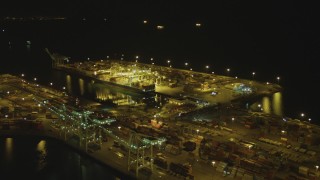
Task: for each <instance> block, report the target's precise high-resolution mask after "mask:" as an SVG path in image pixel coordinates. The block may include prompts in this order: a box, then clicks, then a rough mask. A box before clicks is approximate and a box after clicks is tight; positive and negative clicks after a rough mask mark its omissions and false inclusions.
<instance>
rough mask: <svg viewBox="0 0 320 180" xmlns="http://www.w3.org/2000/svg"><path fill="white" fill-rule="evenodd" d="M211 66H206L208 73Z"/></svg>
mask: <svg viewBox="0 0 320 180" xmlns="http://www.w3.org/2000/svg"><path fill="white" fill-rule="evenodd" d="M209 68H210V66H208V65H206V72H207V73H208V70H209Z"/></svg>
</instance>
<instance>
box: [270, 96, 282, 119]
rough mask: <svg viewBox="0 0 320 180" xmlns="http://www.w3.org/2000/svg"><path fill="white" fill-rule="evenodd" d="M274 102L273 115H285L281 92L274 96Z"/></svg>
mask: <svg viewBox="0 0 320 180" xmlns="http://www.w3.org/2000/svg"><path fill="white" fill-rule="evenodd" d="M272 101H273V104H272V106H273V113H274V114H276V115H279V116H282V115H283V110H282V93H281V92H277V93H274V94H273V97H272Z"/></svg>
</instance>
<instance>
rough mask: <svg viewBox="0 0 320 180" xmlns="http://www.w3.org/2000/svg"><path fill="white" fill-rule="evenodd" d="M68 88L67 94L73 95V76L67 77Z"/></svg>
mask: <svg viewBox="0 0 320 180" xmlns="http://www.w3.org/2000/svg"><path fill="white" fill-rule="evenodd" d="M66 87H67V92H68V93H69V94H71V93H72V84H71V76H70V75H67V76H66Z"/></svg>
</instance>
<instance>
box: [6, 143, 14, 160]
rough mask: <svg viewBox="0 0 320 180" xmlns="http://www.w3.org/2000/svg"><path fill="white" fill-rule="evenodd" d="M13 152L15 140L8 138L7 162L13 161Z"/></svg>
mask: <svg viewBox="0 0 320 180" xmlns="http://www.w3.org/2000/svg"><path fill="white" fill-rule="evenodd" d="M12 150H13V139H12V138H6V145H5V157H6V160H7V161H10V160H11V159H12Z"/></svg>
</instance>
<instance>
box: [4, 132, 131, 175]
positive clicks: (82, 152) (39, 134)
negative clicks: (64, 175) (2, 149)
mask: <svg viewBox="0 0 320 180" xmlns="http://www.w3.org/2000/svg"><path fill="white" fill-rule="evenodd" d="M49 132H52V131H46V132H41V131H39V130H37V131H34V130H33V131H32V132H31V131H29V132H25V131H21V130H0V137H2V138H10V137H13V138H15V137H18V138H19V137H25V136H28V137H37V138H44V139H50V140H53V141H57V142H59V143H60V144H61V145H64V146H66V147H68V148H70V150H73V151H75V152H77V153H78V154H80V155H81V156H86V157H88V158H90V159H92V160H94V161H95V162H96V163H98V164H100V165H103V166H105V167H107V168H110V169H111V170H112V171H114V172H116V175H117V176H118V175H119V174H121V175H123V176H121V178H125V179H136V177H135V176H134V175H133V174H130V173H128V172H129V171H127V170H126V169H125V170H124V169H121V168H118V167H116V166H114V164H112V163H106V162H105V161H103V160H102V158H101V159H99V158H98V157H96V156H93V155H92V154H90V152H85V150H84V149H81V148H79V147H76V146H75V145H72V144H71V143H68V142H66V141H65V140H63V139H61V138H60V137H55V136H54V135H50V134H49Z"/></svg>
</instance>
